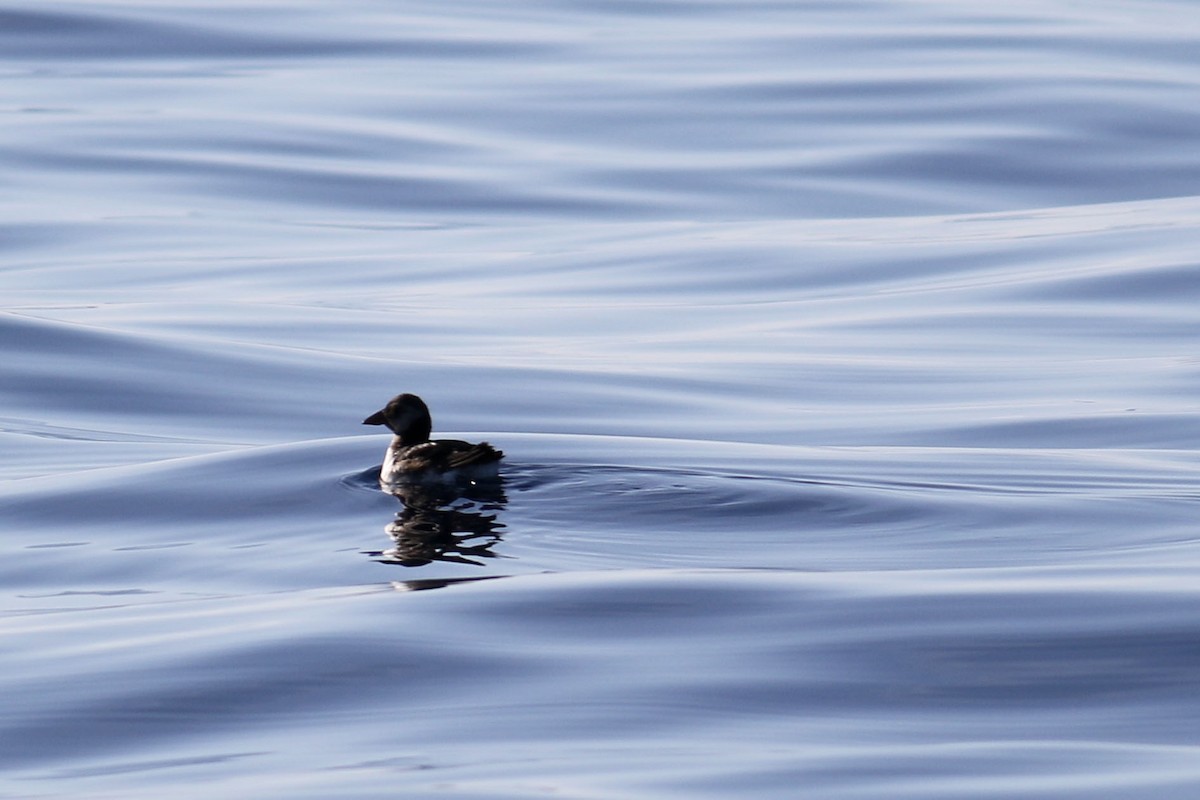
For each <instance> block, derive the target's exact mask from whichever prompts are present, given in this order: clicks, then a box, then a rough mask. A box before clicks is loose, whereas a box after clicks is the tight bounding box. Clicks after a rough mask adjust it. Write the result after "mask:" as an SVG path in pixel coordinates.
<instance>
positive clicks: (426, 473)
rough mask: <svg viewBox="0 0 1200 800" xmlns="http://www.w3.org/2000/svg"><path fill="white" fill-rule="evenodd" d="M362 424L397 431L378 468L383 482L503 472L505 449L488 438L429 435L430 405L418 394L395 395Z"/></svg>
mask: <svg viewBox="0 0 1200 800" xmlns="http://www.w3.org/2000/svg"><path fill="white" fill-rule="evenodd" d="M363 425H384V426H386V427H387V428H388V429H390V430H391V432H392V433H394V434H395V436H393V437H392V443H391V444H390V445H389V446H388V449H387V456H386V457H385V458H384V460H383V466H382V467H381V468H380V470H379V480H380V482H381V483H383V484H396V483H428V482H440V483H460V482H466V483H474V482H476V481H487V480H496V479H497V478H498V477H499V475H500V459H501V458H503V457H504V453H503V452H502V451H500V450H497V449H496V448H494V447H492V446H491V445H490V444H488V443H487V442H480V443H479V444H471V443H470V442H464V441H460V440H458V439H430V438H429V434H430V432H431V431H432V430H433V418H432V417H430V415H429V406H427V405H425V401H424V400H422V399H421V398H420V397H417V396H416V395H415V394H407V393H406V394H398V395H396V396H395V397H393V398H392V399H391V400H389V401H388V404H387V405H386V406H384V407H383V408H381V409H380V410H378V411H376V412H375V413H374V414H372V415H371V416H369V417H367V418H366V419H364V420H363Z"/></svg>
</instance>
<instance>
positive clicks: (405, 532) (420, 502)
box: [370, 479, 507, 567]
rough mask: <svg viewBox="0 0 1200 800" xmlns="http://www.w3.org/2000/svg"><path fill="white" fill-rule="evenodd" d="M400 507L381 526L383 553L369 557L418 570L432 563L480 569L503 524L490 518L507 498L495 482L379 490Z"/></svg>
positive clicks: (499, 534) (499, 483) (500, 508)
mask: <svg viewBox="0 0 1200 800" xmlns="http://www.w3.org/2000/svg"><path fill="white" fill-rule="evenodd" d="M385 489H386V491H388V492H389V493H390V494H391V495H393V496H394V497H395V498H396V499H398V500H399V501H400V504H401V505H402V506H403V508H401V510H400V511H399V512H398V513H397V514H396V519H394V520H393V521H392V522H391V523H390V524H389V525H388V526H387V529H386V530H387V533H388V535H389V536H391V537H392V547H391V549H389V550H383V551H380V552H375V553H370V555H373V556H375V557H376V558H377V559H378V560H379V561H380V562H382V563H384V564H399V565H400V566H404V567H419V566H423V565H425V564H430V563H432V562H434V561H447V562H451V563H455V564H474V565H476V566H482V565H483V561H481V560H480V559H486V558H496V554H495V553H493V552H492V547H494V546H495V545H496V543H497V542H499V541H500V539H501V538H502V536H501V531H500V529H501V528H503V527H504V523H502V522H497V521H496V513H495V512H497V511H500V510H502V509H503V508H504V505H505V503H506V502H507V498H506V497H505V495H504V485H503V483H502V482H501V481H500V480H499V479H497V480H494V481H488V482H486V483H485V482H473V483H470V484H467V485H459V486H453V485H451V486H440V485H435V486H424V485H416V484H393V485H388V486H386V487H385Z"/></svg>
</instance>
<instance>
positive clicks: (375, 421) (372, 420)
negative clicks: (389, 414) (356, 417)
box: [363, 411, 387, 425]
mask: <svg viewBox="0 0 1200 800" xmlns="http://www.w3.org/2000/svg"><path fill="white" fill-rule="evenodd" d="M363 425H387V420H386V419H384V418H383V412H382V411H376V412H375V413H374V414H372V415H371V416H369V417H367V418H366V419H364V420H363Z"/></svg>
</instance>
